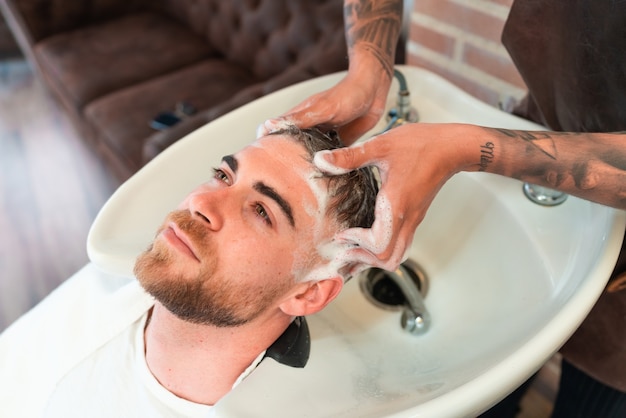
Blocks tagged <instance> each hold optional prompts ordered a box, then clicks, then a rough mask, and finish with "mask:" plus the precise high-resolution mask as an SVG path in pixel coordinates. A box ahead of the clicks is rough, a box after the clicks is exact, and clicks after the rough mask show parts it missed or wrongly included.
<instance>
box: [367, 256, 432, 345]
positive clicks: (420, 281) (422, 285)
mask: <svg viewBox="0 0 626 418" xmlns="http://www.w3.org/2000/svg"><path fill="white" fill-rule="evenodd" d="M360 285H361V290H362V291H363V293H364V294H365V296H366V297H367V299H368V300H370V301H371V302H372V303H374V304H375V305H376V306H378V307H381V308H383V309H389V310H396V309H402V315H401V317H400V325H401V326H402V329H403V330H405V331H406V332H408V333H410V334H413V335H420V334H424V333H425V332H426V331H427V330H428V328H429V327H430V323H431V316H430V313H429V312H428V310H427V309H426V306H425V304H424V297H425V296H426V293H427V290H428V289H427V287H428V281H427V279H426V275H425V273H424V271H423V270H422V269H421V267H420V266H419V265H418V264H417V263H416V262H414V261H413V260H411V259H408V260H407V261H405V262H404V263H402V264H400V266H399V267H398V268H397V269H396V270H395V271H387V270H382V269H379V268H375V267H374V268H371V269H368V270H366V271H364V272H363V273H362V276H361V280H360Z"/></svg>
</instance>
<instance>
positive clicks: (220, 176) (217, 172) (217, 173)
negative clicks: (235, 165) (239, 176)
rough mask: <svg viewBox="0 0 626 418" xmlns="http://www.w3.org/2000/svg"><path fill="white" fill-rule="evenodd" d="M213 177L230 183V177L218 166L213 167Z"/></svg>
mask: <svg viewBox="0 0 626 418" xmlns="http://www.w3.org/2000/svg"><path fill="white" fill-rule="evenodd" d="M213 178H214V179H216V180H218V181H221V182H222V183H226V184H228V185H230V178H228V175H227V174H226V173H225V172H224V170H221V169H219V168H214V169H213Z"/></svg>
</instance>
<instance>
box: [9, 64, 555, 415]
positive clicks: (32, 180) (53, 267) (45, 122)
mask: <svg viewBox="0 0 626 418" xmlns="http://www.w3.org/2000/svg"><path fill="white" fill-rule="evenodd" d="M117 186H118V184H117V181H116V180H115V179H114V176H113V175H110V174H109V173H108V172H107V170H106V168H105V167H104V166H103V164H101V162H100V161H99V159H98V158H97V157H96V156H95V155H93V154H92V153H91V152H90V151H89V150H88V149H87V148H86V147H85V146H84V145H83V142H81V140H80V138H79V136H78V135H77V134H76V132H75V131H74V130H73V128H72V127H71V125H70V123H69V121H68V119H67V118H66V117H65V115H64V114H63V113H62V111H61V110H60V108H59V107H58V105H57V104H56V102H55V101H54V100H52V98H51V97H50V96H49V95H48V93H47V91H46V90H45V88H44V87H43V86H42V85H41V84H40V83H39V82H38V80H37V79H36V78H35V77H34V76H33V74H32V72H31V70H30V68H29V66H28V65H27V64H26V63H25V62H24V61H22V60H19V59H13V60H4V61H0V234H1V235H0V332H1V331H2V330H3V329H5V328H6V327H7V326H8V325H9V324H10V323H11V322H13V321H14V320H15V319H17V318H18V317H19V316H20V315H21V314H23V313H24V312H26V311H27V310H28V309H30V308H31V307H32V306H34V305H35V304H36V303H37V302H39V301H40V300H41V299H42V298H43V297H44V296H46V295H47V294H48V293H49V292H50V291H51V290H53V289H54V288H55V287H57V286H58V285H59V284H60V283H61V282H62V281H63V280H65V279H66V278H68V277H69V276H70V275H71V274H73V273H74V272H75V271H77V270H78V269H79V268H81V267H82V266H83V265H84V264H85V263H87V261H88V259H87V253H86V248H85V242H86V238H87V233H88V231H89V227H90V225H91V222H92V221H93V219H94V218H95V216H96V214H97V212H98V210H99V208H100V207H101V206H102V204H103V203H104V202H105V201H106V199H107V198H108V197H109V196H110V195H111V193H112V192H113V191H114V190H115V188H116V187H117ZM559 373H560V368H559V359H558V357H557V356H555V357H553V358H552V359H551V360H550V362H548V363H547V364H546V365H545V366H544V367H543V368H542V369H541V371H540V373H539V376H538V378H537V379H535V381H534V383H533V385H532V387H531V389H530V390H529V391H528V393H527V394H526V396H525V397H524V399H523V400H522V404H521V408H522V411H521V412H520V414H519V415H518V418H547V417H549V416H550V412H551V410H552V403H553V401H554V397H555V392H556V387H557V385H558V376H559Z"/></svg>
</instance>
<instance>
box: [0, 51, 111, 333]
mask: <svg viewBox="0 0 626 418" xmlns="http://www.w3.org/2000/svg"><path fill="white" fill-rule="evenodd" d="M116 187H117V184H116V182H115V180H113V176H109V175H108V173H107V171H106V169H105V168H104V167H103V166H102V164H100V162H99V160H98V159H97V158H95V156H94V155H92V154H91V153H90V152H89V151H88V150H87V149H86V148H85V147H84V146H83V143H82V142H81V141H80V140H79V138H78V136H77V134H76V132H75V131H74V130H73V128H72V127H71V125H70V124H69V121H68V119H67V118H66V117H65V115H64V114H63V113H62V112H61V110H60V109H59V107H58V106H57V104H56V102H55V101H54V100H52V99H51V97H50V96H49V95H48V94H47V91H46V90H45V89H44V88H43V86H42V85H41V84H40V83H39V82H38V80H37V79H36V78H35V77H34V76H33V73H32V71H31V69H30V68H29V66H28V65H27V64H26V63H25V62H24V61H23V60H21V59H13V60H3V61H0V231H1V236H0V331H2V330H3V329H4V328H6V326H7V325H9V324H10V323H11V322H13V321H14V320H15V319H16V318H17V317H18V316H19V315H21V314H22V313H24V312H26V311H27V310H28V309H30V308H31V307H32V306H34V305H35V304H36V303H37V302H39V301H40V300H41V299H42V298H43V297H44V296H46V295H47V294H48V293H49V292H50V291H51V290H52V289H54V288H55V287H57V286H58V284H59V283H61V282H62V281H63V280H64V279H66V278H68V277H69V276H70V275H71V274H72V273H74V272H75V271H77V270H78V269H79V268H80V267H81V266H83V265H84V264H85V263H86V262H87V252H86V246H85V243H86V237H87V232H88V230H89V227H90V225H91V222H92V221H93V219H94V217H95V215H96V214H97V212H98V210H99V208H100V207H101V206H102V204H103V203H104V202H105V201H106V199H107V198H108V197H109V196H110V195H111V193H112V192H113V191H114V190H115V188H116Z"/></svg>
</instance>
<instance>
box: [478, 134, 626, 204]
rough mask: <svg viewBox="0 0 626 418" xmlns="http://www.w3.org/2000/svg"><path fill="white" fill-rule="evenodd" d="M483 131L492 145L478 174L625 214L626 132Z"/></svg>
mask: <svg viewBox="0 0 626 418" xmlns="http://www.w3.org/2000/svg"><path fill="white" fill-rule="evenodd" d="M485 130H486V133H487V134H488V136H493V138H494V144H495V145H494V149H493V159H492V161H491V162H489V163H487V165H486V166H485V169H484V170H483V171H488V172H493V173H496V174H501V175H504V176H507V177H513V178H516V179H519V180H523V181H527V182H530V183H534V184H539V185H541V186H547V187H551V188H553V189H558V190H561V191H564V192H567V193H569V194H572V195H574V196H578V197H581V198H583V199H587V200H592V201H594V202H598V203H601V204H604V205H607V206H613V207H616V208H621V209H626V132H615V133H587V132H582V133H573V132H528V131H513V130H507V129H488V128H485ZM479 169H480V167H479Z"/></svg>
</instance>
